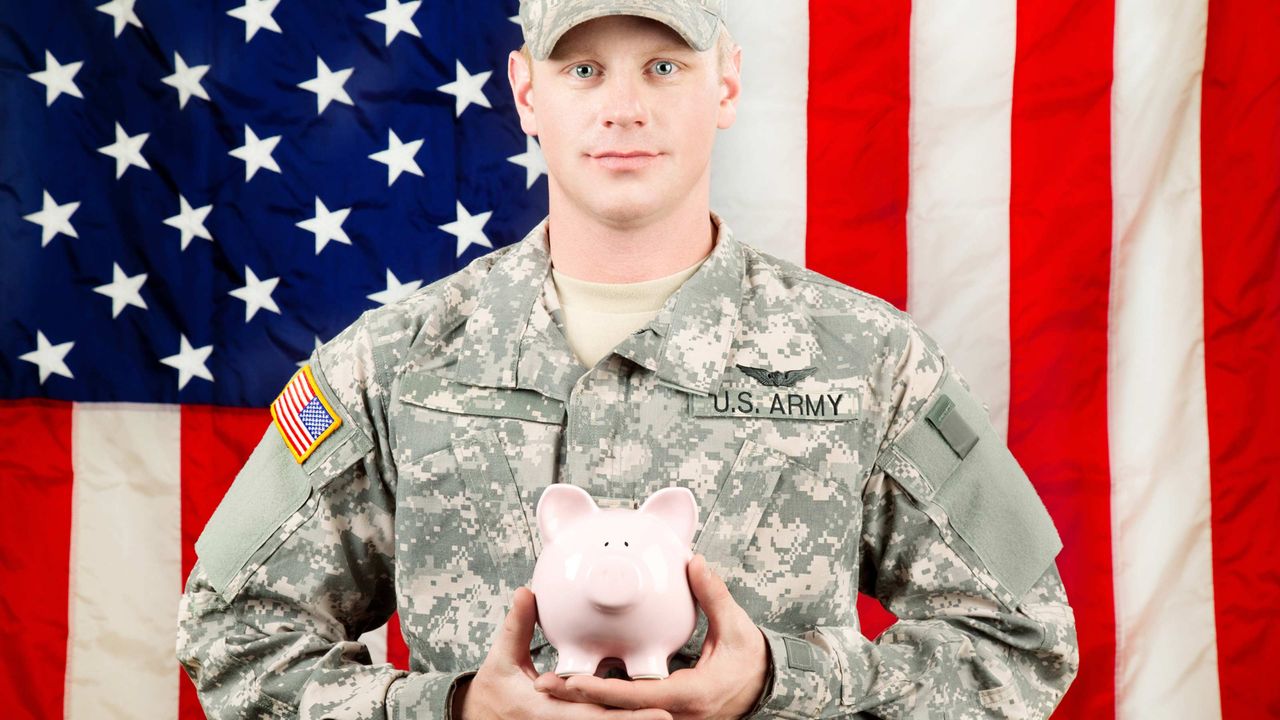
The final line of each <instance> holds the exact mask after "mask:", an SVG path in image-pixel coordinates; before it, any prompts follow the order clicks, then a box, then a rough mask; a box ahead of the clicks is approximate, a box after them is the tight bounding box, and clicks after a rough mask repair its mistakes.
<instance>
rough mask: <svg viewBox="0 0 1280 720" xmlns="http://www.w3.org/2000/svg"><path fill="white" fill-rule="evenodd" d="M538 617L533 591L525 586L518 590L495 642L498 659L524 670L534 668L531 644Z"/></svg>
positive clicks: (535, 675) (494, 646)
mask: <svg viewBox="0 0 1280 720" xmlns="http://www.w3.org/2000/svg"><path fill="white" fill-rule="evenodd" d="M536 616H537V606H536V605H535V604H534V597H533V591H531V590H529V588H527V587H524V586H520V587H518V588H516V592H515V595H514V596H513V597H512V599H511V609H510V610H508V611H507V616H506V618H504V619H503V621H502V626H501V627H500V628H499V629H498V633H497V637H496V638H495V639H494V642H493V649H492V652H494V653H495V654H496V656H497V658H498V659H500V660H503V661H506V662H509V663H511V664H512V665H517V666H519V667H521V668H522V669H524V668H525V666H526V665H528V666H529V667H532V665H533V663H532V659H531V658H530V656H529V644H530V643H531V642H532V641H533V622H534V619H535V618H536ZM526 674H527V673H526ZM533 677H537V673H536V671H535V672H534V675H533V676H532V677H531V678H530V679H532V678H533Z"/></svg>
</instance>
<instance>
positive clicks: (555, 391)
mask: <svg viewBox="0 0 1280 720" xmlns="http://www.w3.org/2000/svg"><path fill="white" fill-rule="evenodd" d="M711 217H712V220H713V222H714V223H715V224H716V226H717V228H718V231H717V241H716V244H715V247H714V249H713V251H712V253H711V255H710V257H708V258H707V260H706V261H705V262H704V263H703V265H702V266H701V267H700V268H699V269H698V271H697V272H696V273H695V274H694V275H693V276H692V277H690V279H689V280H688V281H686V282H685V283H684V285H682V286H681V287H680V288H679V289H678V290H677V291H676V292H675V293H674V294H673V295H672V296H671V297H670V298H669V299H668V300H667V301H666V304H665V305H664V306H663V307H662V309H661V310H660V311H659V312H658V314H657V316H656V317H655V318H654V319H653V320H652V321H651V322H650V323H649V324H648V325H647V326H645V327H644V328H642V329H641V330H639V331H637V332H635V333H634V334H632V335H629V336H628V337H627V338H625V339H624V340H623V341H622V342H621V343H619V344H618V345H617V347H615V348H614V350H613V352H612V353H611V354H609V355H607V356H605V357H604V358H602V359H601V360H600V362H599V363H597V364H596V366H595V367H593V368H590V369H588V368H585V367H583V366H582V365H581V364H580V363H579V362H578V361H577V360H576V359H575V357H574V355H573V354H572V351H571V350H570V347H569V345H568V343H567V342H566V341H565V338H564V334H563V329H562V328H563V324H562V320H561V310H560V307H559V305H558V303H557V299H556V293H555V290H554V286H553V285H552V281H551V277H550V273H549V261H550V256H549V254H548V238H547V232H546V230H547V221H546V220H545V219H544V220H543V222H542V223H540V224H539V225H538V226H537V227H536V228H534V230H532V231H531V232H530V233H529V234H528V235H527V236H526V237H525V238H524V239H523V240H522V241H521V242H518V243H515V244H513V245H510V246H507V247H503V248H500V249H498V250H495V251H493V252H491V253H489V254H487V255H485V256H483V257H480V258H477V259H476V260H474V261H473V262H472V263H470V264H469V265H468V266H467V267H465V268H463V269H462V270H460V271H458V272H457V273H454V274H453V275H450V276H448V277H445V278H443V279H441V280H439V281H437V282H435V283H432V284H431V285H429V286H427V287H424V288H422V289H420V290H419V291H418V292H416V293H415V294H413V295H412V296H410V297H409V298H407V299H405V300H403V301H401V302H398V303H395V304H392V305H387V306H384V307H380V308H376V309H373V310H369V311H368V312H365V313H364V314H363V315H361V316H360V317H359V318H358V319H357V320H356V321H355V322H354V323H353V324H352V325H351V326H349V327H348V328H347V329H346V330H344V331H343V332H342V333H341V334H339V335H338V336H337V337H335V338H334V339H333V340H331V341H330V342H328V343H326V344H325V345H323V346H322V347H320V348H319V349H317V350H316V351H315V353H314V354H313V355H312V356H311V359H310V365H309V367H310V369H311V372H312V373H313V376H314V378H315V380H316V383H317V386H318V388H319V389H320V391H321V393H322V394H323V396H324V397H325V398H326V399H327V400H328V401H329V403H330V404H331V406H332V408H333V409H334V410H335V411H336V412H337V414H338V415H340V417H341V420H342V423H341V424H340V425H339V426H338V428H337V429H336V431H334V432H333V434H332V435H331V436H330V437H328V438H326V439H324V440H323V441H322V442H321V443H320V444H319V446H318V447H317V449H316V450H315V451H314V452H313V453H312V454H311V455H310V456H308V457H307V458H306V459H305V460H304V461H302V462H301V463H299V462H296V461H295V458H294V457H293V455H292V454H291V453H290V452H289V451H288V450H286V448H285V443H284V441H283V440H282V436H281V433H280V432H278V431H277V429H276V427H275V426H274V425H272V426H270V427H268V429H267V432H266V435H265V436H264V437H263V439H262V441H261V443H260V444H259V445H258V447H257V449H256V450H255V451H254V453H253V455H252V457H251V458H250V459H249V461H248V463H246V465H245V467H244V469H243V470H242V471H241V472H240V474H239V475H238V476H237V478H236V480H235V482H234V483H233V485H232V487H231V489H230V490H229V491H228V493H227V496H226V497H225V498H224V500H223V502H222V504H221V505H220V506H219V508H218V511H217V512H216V513H215V514H214V516H213V518H212V519H211V520H210V522H209V524H208V525H207V526H206V528H205V530H204V533H203V534H202V535H201V538H200V541H199V542H198V543H197V552H198V555H199V561H198V562H197V563H196V565H195V568H194V569H193V571H192V573H191V576H190V578H189V579H188V581H187V586H186V592H185V594H184V596H183V598H182V602H181V608H180V616H179V628H178V630H179V631H178V643H177V650H178V658H179V659H180V660H181V662H182V664H183V666H184V667H185V668H186V671H187V673H188V675H189V676H190V678H191V679H192V681H193V682H194V683H195V686H196V687H197V689H198V691H199V696H200V699H201V701H202V702H203V703H204V706H205V708H206V710H207V711H208V712H209V714H210V716H211V717H218V718H248V717H253V718H259V717H297V716H299V715H300V716H301V717H304V718H322V717H323V718H361V719H372V718H379V719H380V718H426V717H445V718H447V717H449V712H450V711H449V702H450V698H451V695H452V689H453V687H454V686H455V683H456V682H457V681H459V680H465V679H466V678H469V677H470V676H471V675H473V674H474V672H475V671H476V670H477V668H478V667H479V665H480V663H481V662H482V661H483V660H484V658H485V656H486V654H487V653H488V650H489V647H490V642H491V639H492V636H493V634H494V631H495V629H496V628H497V627H498V625H499V624H500V623H501V622H502V621H503V618H504V616H505V615H506V612H507V610H508V608H509V607H510V604H511V600H512V595H513V593H514V591H515V589H516V588H518V587H519V586H521V585H524V584H527V583H528V582H529V581H530V579H531V577H532V571H533V564H534V561H535V559H536V558H537V557H538V554H539V551H540V549H541V542H540V538H539V537H538V533H537V532H536V527H537V526H536V523H535V520H534V508H535V506H536V502H537V500H538V497H539V494H540V492H541V491H542V489H543V488H544V487H546V486H547V485H548V484H550V483H554V482H567V483H574V484H576V485H578V486H580V487H582V488H584V489H585V490H587V491H588V492H589V493H591V494H592V495H593V496H594V497H595V498H596V499H597V502H598V504H599V505H600V506H601V507H627V508H634V507H638V506H639V503H640V502H643V500H644V499H645V498H646V497H648V496H649V495H650V494H652V493H653V492H656V491H657V490H659V489H661V488H664V487H667V486H671V485H682V486H684V487H687V488H689V489H690V490H691V491H693V493H694V494H695V496H696V497H697V500H698V505H699V508H700V511H701V517H700V518H699V521H700V528H699V530H698V534H697V535H696V536H695V538H694V543H695V550H696V551H697V552H701V553H703V554H704V555H705V556H706V558H707V560H708V562H709V564H710V565H711V566H712V567H713V568H714V569H715V570H716V572H717V573H719V574H720V576H721V577H722V578H723V579H724V580H725V582H726V583H727V585H728V587H729V590H730V591H731V592H732V594H733V597H734V599H735V600H736V601H737V602H738V604H740V605H741V606H742V607H743V608H744V609H745V610H746V612H747V613H748V614H749V615H750V617H751V618H752V619H753V620H754V621H755V622H756V623H757V625H758V626H759V627H760V629H761V631H762V632H763V633H764V635H765V637H766V638H767V640H768V647H769V654H770V664H771V668H772V669H771V678H770V680H769V682H768V683H767V685H766V688H765V692H764V693H763V695H762V697H761V698H760V703H759V705H758V706H757V709H756V710H755V711H754V712H753V713H752V714H751V715H750V717H761V718H764V717H781V718H819V717H822V718H826V717H884V718H903V717H913V718H915V717H930V718H932V717H939V718H941V717H946V718H977V717H1017V718H1024V717H1045V716H1047V715H1048V714H1049V713H1050V712H1051V710H1052V709H1053V708H1054V707H1055V705H1056V704H1057V703H1058V701H1059V699H1060V698H1061V697H1062V695H1063V693H1064V692H1065V691H1066V689H1067V686H1068V685H1069V684H1070V683H1071V681H1072V679H1073V678H1074V677H1075V674H1076V669H1077V666H1078V655H1077V646H1076V637H1075V623H1074V616H1073V613H1072V610H1071V607H1070V606H1069V605H1068V603H1067V598H1066V595H1065V593H1064V590H1063V586H1062V583H1061V581H1060V579H1059V576H1058V571H1057V567H1056V565H1055V563H1054V557H1055V556H1056V554H1057V552H1058V551H1059V549H1060V548H1061V542H1060V541H1059V538H1058V535H1057V533H1056V531H1055V529H1054V526H1053V524H1052V522H1051V520H1050V519H1049V516H1048V514H1047V513H1046V511H1045V509H1044V506H1043V505H1042V504H1041V502H1040V499H1039V497H1038V496H1037V494H1036V492H1035V490H1034V488H1033V487H1032V486H1031V484H1030V482H1029V481H1028V480H1027V478H1026V476H1025V475H1024V474H1023V472H1022V471H1021V469H1020V468H1019V466H1018V464H1017V462H1016V461H1015V460H1014V459H1013V456H1012V455H1011V454H1010V453H1009V451H1008V449H1007V448H1006V446H1005V445H1004V443H1003V442H1001V441H1000V439H999V437H998V436H997V435H996V434H995V431H994V429H993V428H992V427H991V425H990V422H989V421H988V419H987V413H986V409H985V407H984V406H982V405H981V404H980V403H979V402H978V401H977V399H976V398H975V397H974V396H973V395H972V394H971V393H970V391H969V387H968V385H967V383H966V382H965V381H964V380H963V379H962V378H961V376H960V375H959V374H958V373H957V372H956V369H955V368H954V367H953V366H952V365H951V363H950V361H949V360H948V358H947V356H945V355H944V354H943V353H942V351H941V350H940V349H939V348H938V346H937V345H936V344H935V343H934V341H933V340H932V339H931V338H930V337H929V336H928V335H926V334H925V333H924V332H923V331H922V330H921V329H920V328H919V327H917V326H916V325H915V323H914V322H913V321H912V319H911V318H910V317H909V316H908V315H907V314H906V313H903V312H901V311H899V310H897V309H896V308H894V307H893V306H891V305H889V304H888V303H886V302H884V301H882V300H880V299H877V298H875V297H873V296H871V295H867V294H866V293H863V292H860V291H858V290H855V289H853V288H850V287H848V286H846V285H842V284H840V283H837V282H835V281H833V280H831V279H829V278H827V277H825V276H823V275H820V274H818V273H815V272H813V271H810V270H807V269H805V268H802V267H799V266H797V265H794V264H792V263H789V262H787V261H785V260H781V259H779V258H776V257H773V256H771V255H768V254H766V253H763V252H761V251H759V250H758V249H756V248H754V247H752V246H750V245H747V244H744V243H742V242H741V241H738V240H735V239H734V237H733V233H732V232H731V230H730V229H729V227H728V226H727V225H726V224H725V223H724V222H723V221H722V219H721V218H720V217H719V216H718V215H716V214H715V213H712V215H711ZM744 368H748V369H751V370H750V371H748V370H745V369H744ZM810 368H812V370H808V369H810ZM756 369H759V370H756ZM801 370H805V371H806V372H787V371H801ZM797 378H798V379H797ZM788 382H790V384H789V385H788ZM766 383H772V384H766ZM859 590H861V591H863V592H865V593H868V594H870V595H874V596H875V597H876V598H878V599H879V600H880V602H881V603H883V604H884V605H885V606H886V607H887V608H888V609H889V610H890V611H892V612H893V613H894V614H895V615H897V617H898V618H899V622H897V624H895V625H893V626H892V627H891V628H889V629H888V630H887V631H885V632H884V633H882V634H881V635H880V636H879V637H878V638H877V639H876V641H875V642H872V641H870V640H867V639H866V638H864V637H863V635H862V634H861V632H860V631H859V629H858V618H857V615H856V613H855V607H854V603H855V598H856V595H857V592H858V591H859ZM394 610H398V611H399V613H400V620H401V623H402V630H403V633H404V637H405V641H406V642H407V644H408V647H409V651H410V671H409V672H407V673H406V672H404V671H401V670H398V669H396V668H394V667H393V666H391V665H389V664H383V665H376V666H375V665H372V664H371V661H370V657H369V654H368V651H367V649H366V648H365V647H364V645H362V644H360V643H358V642H356V640H355V639H356V638H358V637H359V636H360V635H361V634H362V633H364V632H366V631H368V630H372V629H374V628H377V627H379V626H381V625H382V624H383V623H385V622H386V621H387V619H388V617H389V616H390V615H391V613H392V611H394ZM705 633H706V617H705V615H703V614H702V612H701V611H699V613H698V625H697V630H696V632H695V633H694V635H693V637H692V638H690V640H689V641H688V643H686V644H685V646H684V647H683V648H682V649H681V650H680V651H679V653H677V655H675V656H674V657H673V658H672V661H671V669H672V670H673V671H674V670H677V669H680V668H684V667H690V666H692V665H693V664H694V663H695V661H696V660H697V658H698V656H699V653H700V649H701V646H702V640H703V637H704V636H705ZM530 652H531V653H532V657H533V661H534V665H535V666H536V667H537V668H538V670H539V671H540V672H547V671H549V670H551V669H553V668H554V667H555V664H556V660H557V655H556V650H555V648H553V647H551V646H550V645H548V644H547V642H546V639H545V637H544V636H543V634H542V632H541V628H535V632H534V636H533V640H532V643H531V644H530Z"/></svg>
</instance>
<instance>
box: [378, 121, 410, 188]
mask: <svg viewBox="0 0 1280 720" xmlns="http://www.w3.org/2000/svg"><path fill="white" fill-rule="evenodd" d="M421 147H422V140H421V139H418V140H414V141H413V142H407V143H402V142H400V138H399V137H398V136H396V131H395V130H390V129H388V130H387V149H386V150H379V151H378V152H376V153H374V154H372V155H370V156H369V159H370V160H377V161H378V162H380V163H382V164H383V165H386V166H387V187H391V183H393V182H395V181H396V178H398V177H400V173H402V172H411V173H413V174H414V175H417V176H418V177H423V174H422V168H420V167H418V162H417V161H416V160H414V159H413V156H414V155H417V154H418V150H419V149H420V148H421Z"/></svg>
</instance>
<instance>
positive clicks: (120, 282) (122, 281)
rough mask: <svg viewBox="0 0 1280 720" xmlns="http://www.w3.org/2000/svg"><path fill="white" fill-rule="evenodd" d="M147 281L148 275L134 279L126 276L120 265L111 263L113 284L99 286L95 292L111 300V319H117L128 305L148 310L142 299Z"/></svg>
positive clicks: (137, 276) (138, 275)
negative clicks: (141, 291)
mask: <svg viewBox="0 0 1280 720" xmlns="http://www.w3.org/2000/svg"><path fill="white" fill-rule="evenodd" d="M146 281H147V274H146V273H139V274H137V275H134V276H133V277H129V276H128V275H125V274H124V270H121V269H120V264H119V263H111V282H109V283H107V284H106V285H99V286H98V287H96V288H94V289H93V291H94V292H96V293H101V294H103V295H106V296H107V297H109V298H111V317H112V318H115V317H116V316H117V315H119V314H120V311H121V310H124V308H125V306H126V305H133V306H135V307H140V308H142V309H143V310H146V309H147V302H146V301H145V300H143V299H142V293H140V292H139V290H141V289H142V283H144V282H146Z"/></svg>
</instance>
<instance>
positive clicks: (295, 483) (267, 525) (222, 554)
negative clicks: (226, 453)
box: [195, 423, 372, 602]
mask: <svg viewBox="0 0 1280 720" xmlns="http://www.w3.org/2000/svg"><path fill="white" fill-rule="evenodd" d="M325 444H326V445H330V444H331V445H330V446H329V447H326V448H325V451H326V452H325V454H324V455H313V456H312V457H309V458H307V459H306V461H305V462H304V463H302V464H301V465H300V464H298V462H297V461H296V460H295V459H294V456H293V455H292V454H291V453H290V452H289V449H288V447H287V446H286V445H285V444H284V441H283V440H282V439H281V437H280V433H279V431H278V430H277V429H276V425H275V423H272V424H271V425H268V426H267V429H266V432H265V433H264V434H263V436H262V439H261V440H260V441H259V442H258V445H257V447H255V448H254V450H253V454H251V455H250V456H249V460H248V461H247V462H246V463H245V464H244V467H243V468H241V469H240V472H239V473H238V474H237V475H236V477H235V480H234V481H232V483H231V487H230V488H229V489H228V490H227V493H226V495H224V496H223V498H222V502H220V503H219V504H218V507H217V509H216V510H214V512H213V515H212V516H211V517H210V518H209V522H208V523H207V524H206V525H205V526H204V530H203V531H202V532H201V533H200V537H199V538H198V539H197V540H196V543H195V550H196V555H197V556H198V557H199V558H200V562H201V564H202V565H203V566H204V569H205V573H206V574H207V575H208V577H209V584H210V585H212V586H213V588H214V589H215V590H217V591H218V593H219V595H221V596H222V598H223V599H224V600H226V601H227V602H231V600H232V598H234V597H235V595H236V593H237V592H238V591H239V589H240V588H241V587H242V586H243V585H244V583H245V581H246V580H247V579H248V576H249V574H250V573H252V572H253V571H254V570H256V569H257V568H258V567H259V566H260V565H262V563H263V562H265V561H266V559H267V558H268V557H270V556H271V554H272V553H274V552H275V551H276V549H277V548H279V547H280V545H281V544H282V543H283V542H284V541H285V540H286V539H287V538H288V537H289V535H291V534H292V533H293V532H294V531H295V530H297V529H298V527H299V526H301V525H302V524H303V523H304V522H306V521H307V520H308V519H309V518H310V517H311V515H312V514H314V513H315V510H316V507H317V506H318V503H317V502H316V501H314V500H312V498H313V496H315V495H316V493H318V492H319V491H321V490H322V489H323V488H324V487H325V486H326V485H328V483H329V482H330V481H332V480H333V479H334V478H337V477H339V476H341V471H342V470H345V469H347V468H349V467H350V466H351V465H352V464H354V463H355V462H356V461H357V460H358V459H359V458H360V457H361V456H363V454H364V453H365V452H367V451H368V449H369V448H370V447H371V446H372V441H371V440H369V439H368V437H367V436H366V435H364V434H363V433H362V432H360V431H359V430H358V429H356V428H355V427H354V426H352V425H349V424H345V423H344V424H343V425H342V426H340V427H339V428H338V431H337V432H335V433H334V435H333V436H332V437H330V438H328V439H327V440H326V441H325ZM321 468H324V469H323V470H322V469H321ZM335 468H337V469H335ZM309 500H310V501H311V502H308V501H309Z"/></svg>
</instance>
